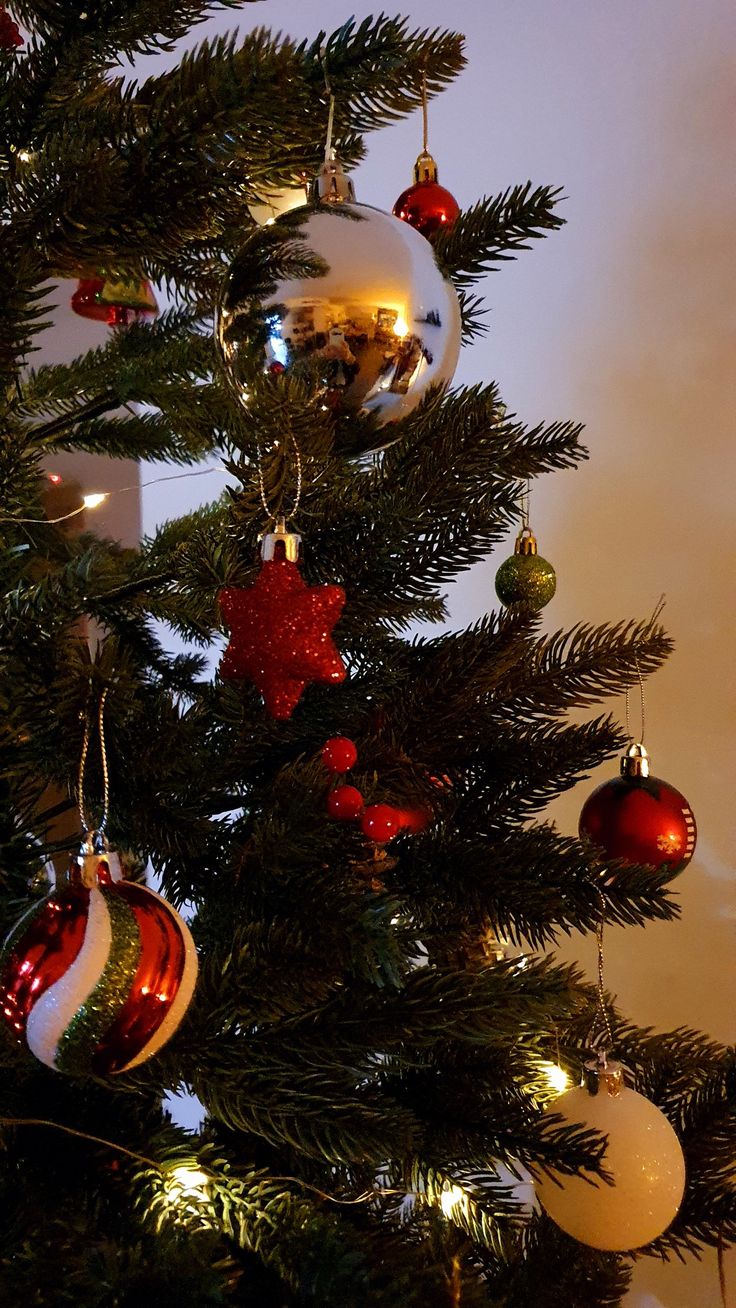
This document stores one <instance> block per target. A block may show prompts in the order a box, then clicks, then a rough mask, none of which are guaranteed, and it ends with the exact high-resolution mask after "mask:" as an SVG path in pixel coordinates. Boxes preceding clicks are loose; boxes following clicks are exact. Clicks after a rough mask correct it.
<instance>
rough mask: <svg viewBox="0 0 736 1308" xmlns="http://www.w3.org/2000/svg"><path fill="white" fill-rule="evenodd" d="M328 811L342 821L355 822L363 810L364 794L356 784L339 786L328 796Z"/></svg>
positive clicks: (332, 816)
mask: <svg viewBox="0 0 736 1308" xmlns="http://www.w3.org/2000/svg"><path fill="white" fill-rule="evenodd" d="M327 812H328V813H329V815H330V817H331V818H337V819H338V820H339V821H340V822H355V821H356V820H357V818H359V817H360V815H361V813H362V812H363V796H362V795H361V793H360V791H359V790H356V788H355V786H338V787H337V789H336V790H331V791H330V793H329V795H328V796H327Z"/></svg>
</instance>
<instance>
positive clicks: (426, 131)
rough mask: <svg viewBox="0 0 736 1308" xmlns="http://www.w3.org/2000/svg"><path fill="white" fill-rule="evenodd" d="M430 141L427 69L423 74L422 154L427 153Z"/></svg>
mask: <svg viewBox="0 0 736 1308" xmlns="http://www.w3.org/2000/svg"><path fill="white" fill-rule="evenodd" d="M428 141H429V121H428V115H427V69H426V67H425V69H424V72H423V73H422V153H423V154H426V153H427V143H428Z"/></svg>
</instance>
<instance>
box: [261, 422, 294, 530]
mask: <svg viewBox="0 0 736 1308" xmlns="http://www.w3.org/2000/svg"><path fill="white" fill-rule="evenodd" d="M288 442H289V443H290V444H291V446H292V447H293V450H294V469H295V485H294V503H293V504H292V507H291V512H290V513H284V512H283V508H282V502H283V495H282V497H281V499H280V500H279V503H278V505H277V506H276V508H275V509H274V508H272V507H271V505H270V504H269V502H268V492H267V490H266V483H265V480H264V476H263V457H262V455H261V447H260V445H256V467H257V469H258V493H259V495H260V497H261V504H262V505H263V512H264V513H265V515H266V521H267V522H278V521H279V519H280V518H283V521H284V523H287V522H292V521H293V520H294V518H295V517H296V515H297V513H298V512H299V505H300V504H301V500H302V481H303V479H302V454H301V450H300V449H299V446H298V445H297V443H296V438H295V437H294V434H293V432H289V436H288ZM285 444H286V442H285Z"/></svg>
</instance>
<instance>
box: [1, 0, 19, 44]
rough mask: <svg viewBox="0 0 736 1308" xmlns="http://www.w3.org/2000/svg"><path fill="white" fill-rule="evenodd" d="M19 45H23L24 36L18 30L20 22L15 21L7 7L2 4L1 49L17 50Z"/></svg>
mask: <svg viewBox="0 0 736 1308" xmlns="http://www.w3.org/2000/svg"><path fill="white" fill-rule="evenodd" d="M19 45H23V37H22V36H21V34H20V32H19V31H18V24H17V23H14V22H13V20H12V18H11V17H10V14H9V13H8V11H7V9H4V8H3V6H2V5H0V50H15V49H16V48H17V47H18V46H19Z"/></svg>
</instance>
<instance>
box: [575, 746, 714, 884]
mask: <svg viewBox="0 0 736 1308" xmlns="http://www.w3.org/2000/svg"><path fill="white" fill-rule="evenodd" d="M633 749H634V750H638V751H642V747H641V746H640V745H637V746H633ZM642 752H643V758H644V762H645V764H646V752H645V751H642ZM641 761H642V754H641V753H639V754H636V755H634V754H633V753H632V751H630V752H629V754H628V755H627V756H626V757H625V758H624V759H623V760H622V770H623V775H622V776H620V777H614V778H613V779H612V780H611V781H604V783H603V785H602V786H598V788H597V790H594V791H593V793H592V795H590V796H589V798H588V799H587V800H586V802H585V804H584V805H583V811H582V813H581V814H580V834H581V836H587V838H588V839H589V840H590V841H592V843H593V844H594V845H597V846H598V847H599V848H600V849H602V850H603V852H604V854H606V856H607V857H608V858H612V859H613V858H618V859H622V860H623V861H624V862H626V863H640V864H645V865H648V866H651V867H655V868H664V869H666V870H668V871H670V872H672V873H675V872H682V870H683V868H686V867H687V865H688V863H689V862H690V859H691V858H692V856H693V852H694V850H695V841H696V838H697V828H696V826H695V817H694V815H693V812H692V809H691V808H690V805H689V804H688V802H687V800H686V799H685V796H684V795H681V794H680V792H679V790H675V788H674V786H670V785H668V783H667V782H666V781H660V779H659V778H658V777H651V776H649V775H648V769H647V770H646V774H642V773H640V772H636V771H634V772H633V774H632V773H631V772H630V771H629V768H630V767H631V765H632V763H633V764H635V765H636V764H640V763H641Z"/></svg>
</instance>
